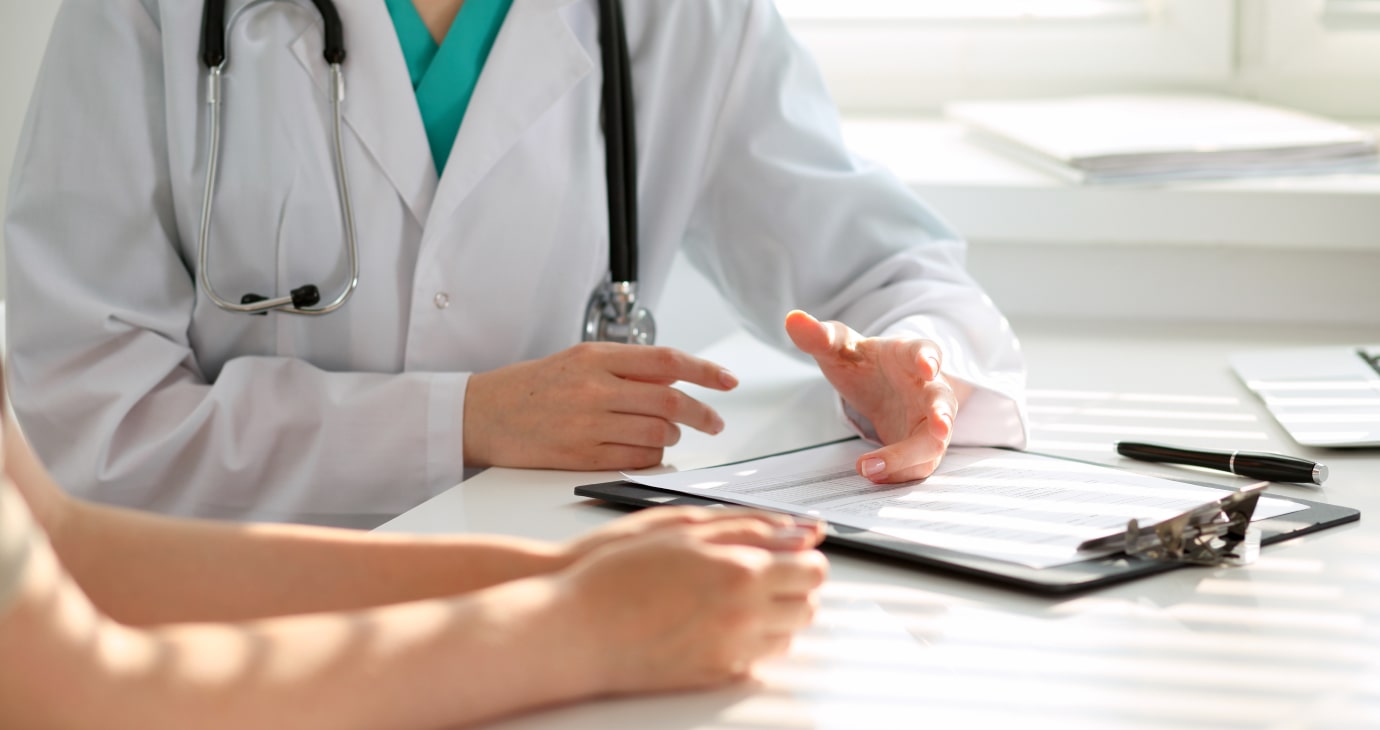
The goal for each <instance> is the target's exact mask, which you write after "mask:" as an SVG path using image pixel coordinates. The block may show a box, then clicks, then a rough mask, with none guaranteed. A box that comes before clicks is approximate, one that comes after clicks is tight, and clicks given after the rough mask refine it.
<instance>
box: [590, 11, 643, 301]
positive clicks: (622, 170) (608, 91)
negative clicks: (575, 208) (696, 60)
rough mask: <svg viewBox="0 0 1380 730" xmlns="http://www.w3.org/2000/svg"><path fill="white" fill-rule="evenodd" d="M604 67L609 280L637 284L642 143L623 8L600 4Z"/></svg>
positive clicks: (600, 40)
mask: <svg viewBox="0 0 1380 730" xmlns="http://www.w3.org/2000/svg"><path fill="white" fill-rule="evenodd" d="M599 48H600V52H601V56H602V63H603V73H604V80H603V95H604V120H603V121H604V148H605V165H604V166H605V175H606V176H607V177H608V209H609V278H610V279H611V280H612V281H614V282H629V283H636V282H637V270H638V269H637V251H638V242H637V138H636V131H635V130H636V125H635V124H634V121H633V117H632V113H633V112H632V110H633V106H634V105H633V90H632V73H631V70H630V67H631V63H630V61H629V58H628V39H627V33H626V32H625V31H624V28H623V9H622V3H619V2H617V0H599Z"/></svg>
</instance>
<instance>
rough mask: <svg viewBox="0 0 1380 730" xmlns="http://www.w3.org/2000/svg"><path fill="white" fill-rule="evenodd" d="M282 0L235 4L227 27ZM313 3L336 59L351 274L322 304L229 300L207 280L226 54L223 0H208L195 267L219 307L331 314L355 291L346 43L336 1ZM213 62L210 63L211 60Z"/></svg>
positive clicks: (338, 157)
mask: <svg viewBox="0 0 1380 730" xmlns="http://www.w3.org/2000/svg"><path fill="white" fill-rule="evenodd" d="M275 1H281V0H255V1H254V2H251V3H249V4H247V5H245V6H244V7H242V8H240V10H239V11H238V12H236V13H235V16H234V17H232V18H231V19H230V22H229V26H230V27H233V25H234V23H235V21H236V20H237V19H238V18H239V15H240V13H243V12H245V11H246V10H248V9H250V8H251V7H254V6H256V5H260V4H262V3H265V2H275ZM312 3H313V4H314V5H315V6H316V7H317V9H318V10H320V11H321V16H322V18H323V21H324V22H325V25H326V33H325V35H326V49H325V51H324V55H325V56H326V58H327V59H331V58H334V59H337V60H336V61H329V60H328V64H329V66H330V71H331V77H330V90H329V91H330V96H331V111H332V137H333V142H334V154H335V173H336V191H337V197H338V198H339V201H340V211H341V218H342V224H343V225H344V227H345V239H346V247H345V249H346V257H347V259H348V261H347V263H348V266H349V269H350V274H349V277H348V279H347V280H346V282H345V285H344V286H343V287H341V289H340V291H339V292H338V293H337V294H336V296H335V298H333V299H332V300H331V301H330V302H328V303H327V304H325V305H324V306H319V307H318V306H297V305H296V303H297V297H296V294H295V293H294V295H293V296H284V297H274V298H266V299H260V300H258V301H249V300H248V298H246V299H245V300H241V301H240V302H234V301H231V300H229V299H226V298H225V297H223V296H221V294H220V293H219V292H217V291H216V288H215V285H214V284H213V283H212V281H211V267H210V238H211V219H212V217H213V215H214V210H215V195H216V179H217V175H218V173H219V167H220V141H221V123H222V122H221V106H222V104H223V93H224V88H223V86H222V73H223V70H224V68H225V64H226V63H227V62H228V61H229V57H228V55H227V54H226V51H225V37H226V28H227V24H226V23H225V21H224V18H225V0H207V3H206V11H205V16H204V17H203V19H202V54H201V55H202V62H203V63H205V64H207V72H206V104H207V107H208V108H207V114H208V117H209V120H208V125H209V127H210V131H209V133H208V134H207V144H206V181H205V184H204V186H203V192H202V200H201V226H200V230H199V232H198V238H199V240H198V246H197V248H198V253H197V269H198V271H199V272H200V277H201V284H202V288H203V289H204V290H205V292H206V295H207V296H208V297H209V298H210V299H211V301H212V302H213V303H214V304H215V305H216V306H218V307H220V308H221V309H225V310H228V311H231V312H241V313H244V314H262V313H267V312H269V311H273V310H276V311H279V312H283V313H286V314H302V315H309V316H316V315H322V314H330V313H331V312H334V311H335V310H337V309H340V307H342V306H344V304H345V302H346V301H348V300H349V298H350V296H351V295H353V294H354V291H355V289H356V288H357V287H358V286H359V240H358V235H357V231H356V227H355V212H354V204H353V200H352V198H351V196H350V181H349V175H348V174H347V171H346V165H345V150H344V144H343V142H342V126H343V125H342V117H343V114H344V112H343V105H344V102H345V74H344V71H343V69H342V68H341V63H343V62H344V59H345V48H344V43H343V42H342V40H343V37H344V34H343V30H342V28H341V23H340V15H339V14H338V13H337V12H336V8H335V4H334V3H333V2H331V0H312ZM212 61H214V62H215V63H214V64H213V63H212Z"/></svg>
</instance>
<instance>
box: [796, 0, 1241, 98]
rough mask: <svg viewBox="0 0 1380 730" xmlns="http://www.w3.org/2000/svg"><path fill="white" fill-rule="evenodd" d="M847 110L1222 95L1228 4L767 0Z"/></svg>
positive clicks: (1227, 73) (1229, 65)
mask: <svg viewBox="0 0 1380 730" xmlns="http://www.w3.org/2000/svg"><path fill="white" fill-rule="evenodd" d="M777 7H778V8H779V9H780V11H781V13H782V14H783V15H784V16H785V17H786V19H787V21H788V22H789V23H790V24H791V25H792V27H793V29H794V30H795V31H796V33H797V35H798V36H799V37H800V39H801V40H802V41H803V42H804V43H805V44H806V45H807V46H808V47H810V48H811V50H812V51H813V52H814V54H815V57H816V58H817V59H818V60H819V62H820V65H821V67H822V68H823V70H824V73H825V76H826V78H827V79H828V81H829V84H830V87H831V89H832V91H833V93H834V95H835V98H836V99H837V100H838V102H839V105H840V106H841V107H843V108H844V109H845V110H848V111H855V112H856V111H864V112H907V111H924V110H934V109H936V108H938V107H939V106H940V105H941V104H942V103H943V102H945V101H947V100H951V99H961V98H979V97H992V96H1031V95H1048V94H1060V93H1077V92H1087V91H1099V90H1112V89H1118V90H1124V89H1126V88H1128V87H1133V88H1142V89H1147V88H1166V87H1175V88H1220V87H1222V86H1224V85H1226V84H1228V83H1230V81H1231V79H1232V74H1233V69H1234V63H1235V47H1234V43H1233V38H1234V28H1235V25H1234V23H1235V8H1236V3H1235V2H1234V1H1233V0H963V1H962V2H959V1H957V0H847V1H846V2H845V1H842V0H777Z"/></svg>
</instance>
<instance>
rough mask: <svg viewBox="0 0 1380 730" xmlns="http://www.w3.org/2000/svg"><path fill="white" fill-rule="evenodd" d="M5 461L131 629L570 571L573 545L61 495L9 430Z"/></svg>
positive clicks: (381, 600) (355, 603)
mask: <svg viewBox="0 0 1380 730" xmlns="http://www.w3.org/2000/svg"><path fill="white" fill-rule="evenodd" d="M5 452H6V453H5V460H6V461H7V462H8V464H7V465H8V471H9V472H10V473H11V474H12V475H13V477H14V481H15V483H16V485H17V486H18V487H19V491H20V492H21V493H22V494H23V495H24V497H25V499H26V501H27V502H28V503H29V505H30V507H31V509H32V511H33V512H34V515H35V518H36V519H37V521H38V522H39V524H40V525H42V526H43V527H44V529H45V530H46V531H47V532H48V534H49V535H50V539H51V540H52V544H53V548H54V550H55V552H56V553H57V555H58V557H59V558H60V559H61V561H62V564H63V566H64V567H65V568H66V569H67V570H68V572H70V573H71V574H72V576H73V578H75V580H76V582H77V583H78V584H79V585H80V586H81V588H82V590H83V591H84V592H85V593H86V594H87V595H88V596H89V597H90V599H91V601H92V602H93V603H95V604H96V605H97V606H99V607H100V608H101V610H102V611H104V612H105V613H107V614H108V615H110V616H111V617H112V618H115V619H116V620H119V621H122V622H124V623H129V624H151V623H161V622H166V621H227V620H241V619H250V618H260V617H265V616H275V615H282V614H289V613H307V612H313V611H325V610H340V609H352V608H362V607H366V606H376V605H382V604H386V603H396V602H399V601H408V600H415V599H420V598H431V597H435V596H442V595H450V594H455V593H463V592H467V591H471V590H475V589H478V588H483V587H486V586H491V585H495V584H498V583H502V582H505V581H508V580H512V579H515V578H522V577H526V576H530V575H536V574H540V573H548V572H551V571H554V570H559V569H560V568H562V567H564V566H566V565H568V564H569V563H570V562H571V561H572V560H573V559H574V558H575V557H576V555H574V554H573V553H574V552H575V551H574V550H573V549H572V548H569V547H566V546H559V545H555V544H551V543H544V542H538V541H534V540H523V539H519V538H506V537H496V536H483V537H464V536H457V537H436V538H424V537H415V536H414V537H394V536H387V535H378V534H370V533H364V532H356V531H352V530H336V529H329V528H314V527H304V526H299V525H237V524H231V523H220V522H207V521H192V520H182V519H170V518H166V517H161V516H158V515H153V514H146V513H142V512H136V511H132V510H124V509H117V508H113V507H105V506H100V505H95V504H90V503H86V502H82V501H79V500H75V499H71V498H69V497H67V496H66V495H65V494H64V493H63V492H62V490H61V489H60V488H59V487H58V486H57V485H56V484H54V483H53V481H52V479H51V478H50V477H49V476H48V473H47V471H46V470H45V469H44V468H43V466H42V465H41V464H40V463H39V462H38V460H37V458H36V457H35V456H34V454H33V451H32V450H31V449H30V448H29V447H28V444H27V443H25V442H24V440H23V437H22V436H21V435H20V434H19V430H18V429H17V428H16V427H15V426H14V424H13V423H10V424H7V428H6V429H5Z"/></svg>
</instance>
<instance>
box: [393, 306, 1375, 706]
mask: <svg viewBox="0 0 1380 730" xmlns="http://www.w3.org/2000/svg"><path fill="white" fill-rule="evenodd" d="M1017 331H1018V333H1020V334H1021V336H1022V340H1023V342H1024V344H1025V347H1026V352H1027V356H1028V360H1029V364H1030V383H1031V389H1032V396H1031V406H1032V420H1033V429H1032V432H1033V438H1034V440H1033V443H1032V445H1031V447H1032V449H1035V450H1040V451H1045V452H1051V453H1057V454H1065V455H1069V456H1076V457H1079V458H1084V459H1090V460H1096V461H1102V462H1105V463H1108V464H1116V465H1121V466H1133V467H1135V468H1137V469H1141V470H1144V471H1146V472H1149V473H1155V474H1161V475H1168V476H1175V475H1177V476H1190V477H1191V478H1196V479H1200V480H1202V479H1207V480H1215V481H1218V482H1221V483H1223V484H1232V483H1238V484H1239V483H1245V481H1246V480H1236V478H1234V477H1232V476H1230V475H1227V474H1218V473H1215V472H1207V471H1191V472H1190V471H1189V470H1185V469H1182V468H1178V467H1171V466H1159V465H1149V464H1142V463H1139V462H1132V461H1130V460H1127V459H1123V458H1121V457H1119V456H1117V455H1116V454H1115V453H1113V451H1112V448H1111V444H1112V442H1114V441H1116V440H1119V439H1123V438H1128V439H1129V438H1139V439H1143V440H1155V439H1158V440H1163V441H1171V442H1176V443H1182V444H1186V445H1197V446H1203V447H1218V448H1252V449H1257V450H1276V451H1284V452H1288V453H1295V454H1299V455H1303V456H1309V457H1312V458H1315V459H1318V460H1320V461H1323V462H1325V463H1327V464H1328V466H1329V467H1330V468H1331V476H1330V478H1329V480H1328V482H1327V484H1326V486H1325V487H1322V488H1310V487H1301V486H1286V485H1278V486H1272V487H1271V491H1272V492H1275V493H1278V494H1281V495H1284V496H1295V497H1302V498H1306V499H1312V500H1316V501H1323V502H1335V503H1338V504H1343V505H1346V506H1350V507H1356V508H1359V509H1360V510H1361V511H1362V513H1363V516H1362V521H1361V522H1360V523H1354V524H1350V525H1343V526H1340V527H1336V528H1333V529H1330V530H1327V531H1324V532H1322V533H1319V534H1317V535H1313V536H1309V537H1305V538H1302V539H1298V540H1293V541H1289V542H1286V543H1283V544H1280V545H1275V546H1270V547H1267V548H1265V549H1264V551H1263V554H1262V556H1261V559H1260V560H1259V561H1258V562H1257V563H1255V564H1253V565H1251V566H1248V567H1244V568H1223V569H1202V568H1188V569H1182V570H1176V571H1172V572H1170V573H1168V574H1164V575H1159V576H1153V577H1150V578H1144V579H1139V580H1135V581H1132V582H1129V583H1125V584H1121V585H1118V586H1113V587H1110V588H1105V589H1100V590H1096V591H1093V592H1090V593H1085V594H1081V595H1078V596H1074V597H1065V598H1047V597H1040V596H1035V595H1030V594H1025V593H1020V592H1015V591H1012V590H1009V589H1006V588H1001V587H996V586H992V585H987V584H983V583H979V582H974V581H972V580H968V579H963V578H959V577H953V576H949V575H946V574H943V573H938V572H931V571H922V570H920V569H908V568H904V567H898V566H896V565H894V564H885V563H882V562H877V561H871V560H868V559H865V558H859V557H851V556H839V555H834V556H831V558H832V573H831V577H830V579H829V581H828V583H827V584H826V586H825V590H824V601H823V606H822V610H821V612H820V616H819V619H818V621H817V622H816V625H815V626H814V627H813V628H812V629H810V630H809V631H808V632H807V633H806V634H804V635H803V636H802V637H801V638H800V640H799V641H798V642H797V643H796V646H795V649H794V651H793V653H792V654H791V656H789V657H787V658H784V659H782V660H779V661H775V662H773V663H771V664H769V665H767V666H765V667H764V670H763V671H762V672H761V673H760V674H761V683H760V685H757V686H739V687H734V688H729V689H725V690H721V691H717V692H709V693H699V694H687V695H676V696H666V697H654V698H635V699H624V700H612V701H600V702H593V703H588V704H584V705H578V706H574V707H568V708H558V709H554V710H549V711H544V712H539V713H535V714H530V715H526V716H523V717H518V718H514V719H511V720H509V721H506V722H504V723H501V724H500V727H503V728H563V729H568V728H589V729H591V730H594V729H597V730H609V729H610V728H637V729H639V730H640V729H642V728H677V729H679V728H735V729H740V730H772V729H776V728H782V729H785V728H819V729H820V730H833V729H836V728H837V729H839V730H842V729H845V728H848V729H852V728H872V727H932V728H957V727H971V728H991V727H1002V726H1004V727H1011V728H1022V727H1027V726H1036V727H1046V726H1051V727H1053V726H1057V727H1060V728H1068V727H1097V728H1173V729H1175V730H1181V729H1187V728H1361V727H1369V728H1376V727H1380V451H1377V450H1370V451H1355V452H1335V451H1321V450H1310V449H1302V448H1299V447H1297V446H1295V445H1293V444H1292V442H1290V441H1289V440H1288V437H1287V436H1285V435H1284V433H1283V432H1282V431H1281V430H1280V429H1279V427H1278V426H1277V425H1276V424H1275V423H1274V422H1273V421H1272V420H1270V419H1269V416H1268V415H1266V414H1265V412H1264V410H1263V409H1262V408H1261V407H1260V404H1259V403H1258V402H1256V401H1255V400H1254V399H1253V397H1252V396H1251V395H1250V394H1249V393H1248V392H1246V391H1245V389H1244V388H1243V387H1242V386H1241V385H1240V384H1239V383H1238V382H1237V381H1236V380H1235V379H1234V377H1233V376H1232V374H1231V372H1230V370H1229V369H1228V367H1227V364H1226V356H1227V354H1228V353H1230V352H1232V351H1234V350H1237V349H1244V348H1248V347H1259V346H1271V345H1279V344H1281V343H1288V344H1295V343H1297V344H1314V343H1346V342H1352V341H1380V331H1377V330H1369V331H1359V330H1346V331H1344V330H1334V331H1318V330H1316V329H1315V330H1299V331H1283V332H1281V331H1278V330H1275V331H1270V330H1264V329H1257V330H1248V331H1244V332H1242V331H1240V330H1238V329H1235V328H1226V327H1211V326H1204V327H1197V328H1191V329H1184V328H1165V329H1162V330H1158V331H1155V330H1150V331H1147V330H1145V328H1143V327H1141V328H1140V330H1139V331H1138V332H1136V333H1133V334H1128V333H1120V332H1117V331H1115V330H1113V329H1111V328H1109V327H1108V326H1107V325H1085V326H1080V325H1071V324H1040V323H1030V324H1027V325H1024V326H1023V325H1021V324H1020V323H1017ZM706 354H707V355H708V356H710V357H716V358H717V359H718V360H719V361H720V362H723V363H724V364H725V365H728V366H729V367H731V368H733V369H735V370H736V371H737V372H738V373H739V374H740V376H742V379H743V383H744V385H743V386H742V387H741V388H740V390H739V391H738V392H736V393H732V394H706V395H705V397H706V399H707V400H710V401H711V402H713V403H714V404H715V405H716V407H718V408H719V409H720V411H721V412H722V413H723V415H724V417H725V420H726V421H727V423H728V430H726V431H725V432H724V433H723V434H722V435H721V436H719V437H717V438H715V439H710V438H708V437H703V436H700V435H698V434H690V433H687V435H686V438H685V440H684V441H683V442H682V444H680V445H678V446H677V447H675V448H674V449H672V450H671V451H670V452H668V457H667V461H668V462H669V463H671V464H674V465H675V466H677V467H680V468H688V467H695V466H704V465H709V464H713V463H719V462H724V461H730V460H734V459H739V458H746V457H749V456H754V455H759V454H765V453H770V452H773V451H777V450H781V449H784V448H790V447H794V446H800V445H805V444H810V443H817V442H820V441H824V440H827V439H830V438H832V437H835V436H837V435H841V434H843V433H845V432H844V430H843V429H842V428H841V427H840V426H839V424H838V422H837V421H836V420H835V419H834V415H833V408H834V405H833V399H832V397H831V394H830V391H829V390H828V388H827V386H826V385H825V384H824V383H823V382H822V380H821V379H819V378H818V377H817V376H815V375H814V374H813V371H812V370H810V369H809V368H807V367H803V366H800V365H796V364H794V363H789V362H787V363H786V364H784V365H783V364H782V362H783V361H782V360H781V359H778V358H773V357H762V356H761V351H760V350H758V349H757V348H756V347H754V346H751V345H747V344H745V340H742V339H732V338H731V339H730V340H726V341H725V342H723V343H720V344H718V345H716V346H714V347H712V348H710V350H709V351H707V353H706ZM770 373H775V374H774V375H770ZM607 478H613V475H611V474H572V473H562V472H532V471H522V470H512V469H494V470H490V471H487V472H485V473H483V474H481V475H480V476H478V477H476V478H474V479H471V480H470V481H468V482H466V483H464V484H462V485H460V486H458V487H456V488H454V489H452V490H450V491H448V492H446V493H445V494H442V495H440V496H438V497H436V498H435V499H433V500H431V501H429V502H427V503H426V504H424V505H421V506H420V507H418V508H416V509H414V510H412V511H410V512H408V513H406V514H404V515H402V516H400V517H398V518H397V519H395V520H393V521H392V522H390V523H388V524H387V525H384V526H383V527H382V528H380V529H385V530H397V531H414V532H445V531H472V532H499V533H509V534H517V535H527V536H533V537H543V538H551V539H560V538H565V537H569V536H572V535H574V534H577V533H578V532H581V531H583V530H585V529H588V528H590V527H593V526H596V525H598V524H601V523H603V522H605V521H607V520H609V519H612V518H613V517H615V516H616V515H617V514H618V513H617V512H615V511H613V510H609V509H607V508H604V507H600V506H598V505H596V504H595V503H592V502H588V501H585V500H581V499H579V498H576V497H575V496H573V495H572V493H571V489H572V488H573V487H574V486H576V485H578V484H583V483H589V482H593V481H600V480H604V479H607ZM1234 480H1235V482H1234Z"/></svg>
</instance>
